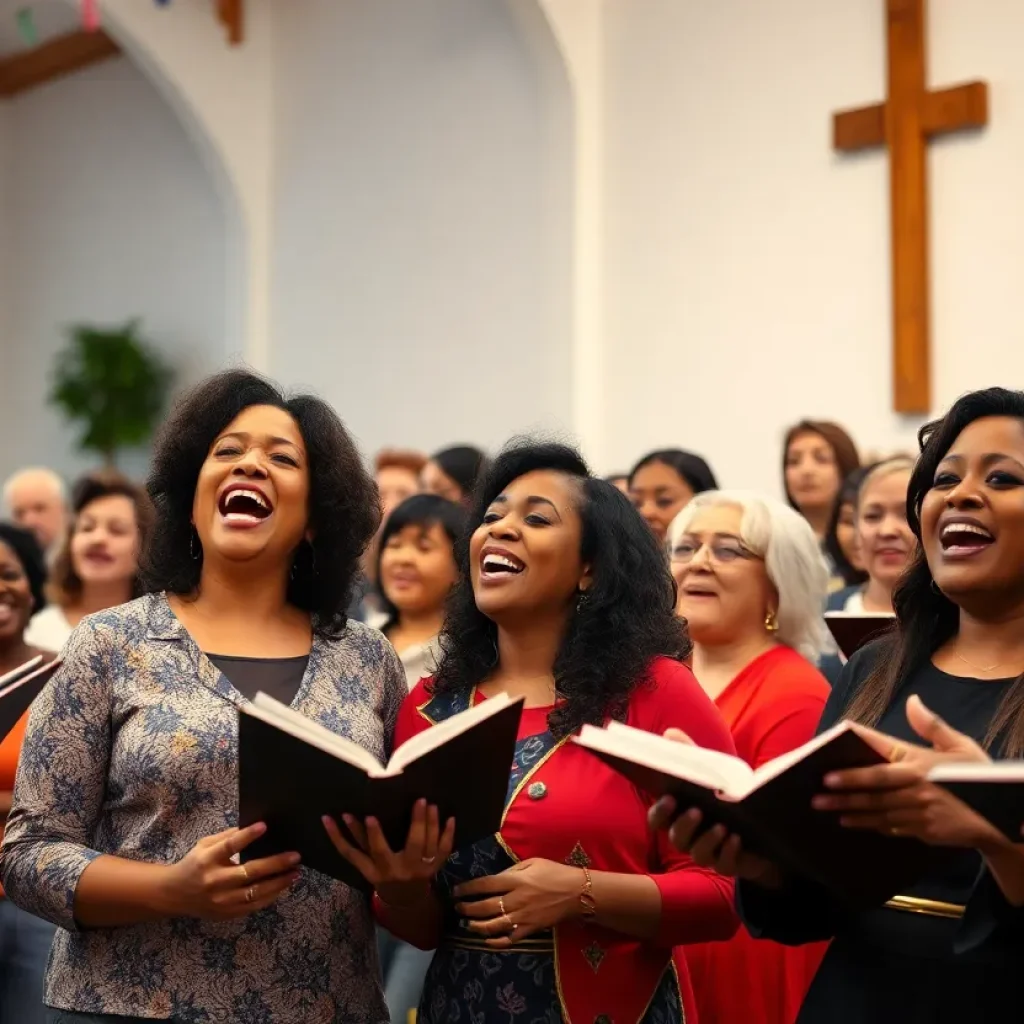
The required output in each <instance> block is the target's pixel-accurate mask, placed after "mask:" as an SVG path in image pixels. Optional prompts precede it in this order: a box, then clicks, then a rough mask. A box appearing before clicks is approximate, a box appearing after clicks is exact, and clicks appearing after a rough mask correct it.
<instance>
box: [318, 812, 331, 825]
mask: <svg viewBox="0 0 1024 1024" xmlns="http://www.w3.org/2000/svg"><path fill="white" fill-rule="evenodd" d="M320 823H321V824H322V825H328V826H330V825H333V824H334V819H333V818H332V817H331V816H330V815H329V814H325V815H324V816H323V817H322V818H321V819H320Z"/></svg>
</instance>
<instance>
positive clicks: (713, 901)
mask: <svg viewBox="0 0 1024 1024" xmlns="http://www.w3.org/2000/svg"><path fill="white" fill-rule="evenodd" d="M470 529H471V531H472V532H471V535H470V536H469V538H468V541H466V542H463V543H462V544H461V545H460V548H459V559H460V563H461V569H462V576H461V581H460V583H459V585H458V586H457V588H456V590H455V592H454V594H453V598H452V604H451V606H450V612H449V617H448V620H447V622H446V623H445V628H444V631H443V633H442V639H441V647H442V651H443V653H442V658H441V662H440V665H439V666H438V670H437V673H436V676H435V678H434V679H433V681H429V680H427V681H424V682H421V683H420V684H419V685H418V686H417V687H416V689H415V690H414V691H413V692H412V693H411V694H410V696H409V698H408V700H407V701H406V702H405V704H404V705H403V708H402V713H401V715H400V717H399V724H398V729H397V733H396V738H395V739H396V743H400V742H402V741H404V740H406V739H408V738H409V737H410V736H412V735H414V734H416V733H418V732H421V731H423V730H425V729H428V728H430V727H431V726H432V725H434V724H436V723H439V722H443V721H445V720H446V719H449V718H450V717H451V716H452V715H454V714H457V713H458V712H460V711H462V710H465V709H466V708H468V707H470V706H471V705H472V704H474V703H475V702H479V701H481V700H486V699H488V698H491V697H494V696H496V695H497V694H499V693H507V694H509V695H510V696H512V697H523V698H525V710H524V712H523V717H522V725H521V729H520V735H519V743H518V746H517V751H516V757H515V761H514V763H513V767H512V776H511V778H510V779H509V787H508V794H509V795H508V804H507V807H506V810H505V817H504V821H503V823H502V826H501V830H500V832H498V833H497V834H496V835H495V836H493V837H492V838H490V839H487V840H484V841H483V842H480V843H477V844H475V845H473V846H472V847H469V848H465V849H461V850H457V851H455V852H454V853H451V850H450V843H451V840H450V836H451V830H450V826H449V827H446V829H445V831H444V832H442V831H441V830H440V828H439V825H440V823H439V822H438V821H437V820H436V817H434V816H432V815H431V816H427V815H424V814H423V813H422V811H421V812H420V813H419V815H418V818H416V819H414V821H415V824H414V826H413V829H412V830H411V831H410V837H409V842H408V844H407V846H406V848H405V849H404V850H402V851H399V852H392V851H391V850H389V849H387V847H386V843H385V842H384V840H383V836H382V835H381V834H380V831H379V829H378V828H377V826H376V824H375V823H374V822H373V821H372V820H371V821H367V822H366V823H365V824H364V825H362V826H361V825H359V823H351V824H350V828H352V827H353V826H354V835H355V838H356V839H357V840H358V841H359V843H360V846H361V849H357V848H355V847H353V846H352V845H350V844H349V843H347V842H346V841H345V840H344V839H343V838H342V837H341V835H340V834H339V833H338V831H337V830H336V829H333V828H332V829H330V831H331V832H332V836H333V838H334V841H335V844H336V845H337V846H338V849H339V851H340V852H341V853H342V855H343V856H346V857H347V858H348V859H349V860H351V861H352V863H353V864H355V865H356V866H357V867H358V868H359V869H360V870H361V871H362V872H363V874H364V875H365V876H366V878H367V879H368V880H369V882H370V883H371V884H372V885H373V886H374V887H375V889H376V893H377V901H376V905H377V911H378V916H379V918H380V920H381V921H382V923H384V925H385V926H386V927H388V928H390V929H391V930H393V931H394V932H395V933H396V934H398V935H401V936H402V937H403V938H405V939H407V940H408V941H411V942H413V943H415V944H416V945H418V946H420V947H421V948H434V947H437V953H436V954H435V956H434V960H433V963H432V965H431V968H430V970H429V972H428V974H427V979H426V983H425V986H424V990H423V996H422V999H421V1002H420V1009H419V1017H418V1020H419V1022H420V1024H439V1022H441V1021H444V1022H445V1024H464V1022H469V1021H477V1020H497V1019H499V1017H500V1018H501V1019H505V1018H506V1017H507V1018H508V1019H509V1020H520V1019H522V1020H531V1021H532V1020H544V1021H551V1022H561V1021H569V1020H570V1019H571V1020H574V1021H611V1020H616V1021H618V1020H631V1021H642V1022H644V1024H652V1022H654V1021H679V1020H681V1019H682V1016H683V1013H684V1010H685V1012H686V1013H687V1014H688V1015H690V1014H691V1012H692V996H691V993H690V987H689V983H688V979H687V974H686V964H685V961H684V959H683V956H682V951H681V949H679V947H680V946H681V944H683V943H687V942H700V941H706V940H714V939H724V938H727V937H729V936H730V935H732V934H733V932H734V931H735V929H736V926H737V922H736V917H735V915H734V912H733V909H732V890H731V887H730V885H729V884H728V883H727V882H726V881H725V880H724V879H722V878H720V877H718V876H717V875H715V874H714V873H713V872H708V871H702V870H700V869H698V868H696V867H695V866H694V865H693V863H692V862H691V861H690V860H689V858H688V857H686V856H679V855H678V854H677V853H673V852H672V849H671V845H670V844H669V843H668V842H666V841H665V839H664V837H660V838H659V837H655V836H653V835H652V834H651V833H650V832H649V830H648V829H647V827H646V813H647V807H648V801H647V800H646V799H645V798H644V797H643V796H642V795H641V794H640V793H639V792H638V791H636V790H635V789H634V788H633V787H632V786H631V785H630V784H629V783H628V782H626V781H625V780H624V779H623V778H622V776H620V775H617V774H616V773H615V772H614V771H612V770H611V768H609V767H607V766H605V765H604V764H603V763H602V762H601V761H599V760H598V759H597V758H596V757H594V756H593V755H592V754H591V753H589V752H588V751H587V750H585V749H584V748H583V747H581V746H579V745H577V744H575V743H573V742H572V738H573V736H574V735H575V734H576V733H577V732H578V730H579V729H580V727H581V726H582V725H583V724H584V723H593V724H601V723H604V722H606V721H608V720H609V719H617V720H620V721H624V722H627V723H628V724H630V725H633V726H636V727H638V728H642V729H647V730H649V731H651V732H661V731H663V730H664V729H665V728H666V727H668V726H669V724H670V723H673V724H675V725H676V726H677V727H679V728H681V729H684V730H685V731H686V732H687V734H688V735H690V736H692V737H693V738H694V739H695V741H696V742H698V743H700V744H701V745H702V746H707V747H711V748H714V749H718V750H723V751H728V752H729V753H732V752H733V745H732V741H731V740H730V738H729V731H728V729H727V728H726V726H725V724H724V723H723V721H722V719H721V718H720V717H719V715H718V713H717V712H716V711H715V709H714V706H713V705H712V703H711V701H710V700H709V699H708V698H707V697H706V696H705V694H704V692H703V690H701V688H700V686H699V685H698V684H697V682H696V680H695V679H694V678H693V676H692V675H691V673H690V671H689V669H688V668H687V667H686V666H685V664H684V663H683V660H684V659H685V658H686V657H687V655H688V653H689V650H690V643H689V640H688V638H687V636H686V631H685V627H684V626H683V625H682V624H681V623H680V622H679V620H677V619H676V617H675V614H674V606H675V590H674V585H673V582H672V577H671V576H670V574H669V571H668V565H667V563H666V560H665V557H664V555H663V553H662V551H661V549H660V547H659V545H658V542H657V541H656V540H655V537H654V534H653V533H652V532H651V531H650V530H649V529H648V528H647V527H646V525H645V524H644V522H643V520H642V519H641V518H640V516H639V515H638V513H637V512H636V510H635V509H634V508H633V507H632V506H631V505H630V503H629V501H628V499H627V498H626V497H624V496H623V495H622V494H621V493H620V492H619V491H617V490H616V489H615V488H614V487H613V486H612V485H611V484H608V483H606V482H604V481H603V480H597V479H594V478H593V477H592V476H591V475H590V474H589V472H588V470H587V467H586V465H585V463H584V462H583V460H582V459H581V458H580V456H579V455H578V454H577V453H576V452H575V451H573V450H572V449H570V448H566V447H564V446H562V445H558V444H529V443H520V444H517V445H515V446H513V447H510V448H508V449H506V450H505V451H504V453H503V454H502V455H501V456H500V457H499V458H498V459H497V461H496V462H495V464H494V466H493V468H492V469H491V470H490V472H489V474H488V476H487V477H486V478H485V480H484V481H483V483H482V485H481V487H480V490H479V491H478V497H477V499H476V502H475V507H474V508H473V510H472V511H471V514H470ZM449 854H451V855H450V856H449ZM439 868H440V872H439V873H438V869H439ZM434 876H436V877H434Z"/></svg>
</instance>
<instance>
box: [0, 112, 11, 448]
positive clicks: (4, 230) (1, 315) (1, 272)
mask: <svg viewBox="0 0 1024 1024" xmlns="http://www.w3.org/2000/svg"><path fill="white" fill-rule="evenodd" d="M9 115H10V110H9V104H8V103H7V102H5V101H4V100H0V432H2V434H3V436H4V437H9V436H10V435H11V422H12V421H11V419H10V394H11V375H10V374H9V373H8V372H7V371H6V367H7V366H9V365H10V351H11V348H12V345H11V340H10V337H9V325H10V301H11V280H10V276H11V274H10V262H11V253H10V250H9V247H8V245H7V240H8V239H9V237H10V225H9V223H8V220H9V217H8V213H9V209H10V207H9V204H8V202H7V191H8V176H9V175H8V170H9V167H10V150H11V139H10V116H9Z"/></svg>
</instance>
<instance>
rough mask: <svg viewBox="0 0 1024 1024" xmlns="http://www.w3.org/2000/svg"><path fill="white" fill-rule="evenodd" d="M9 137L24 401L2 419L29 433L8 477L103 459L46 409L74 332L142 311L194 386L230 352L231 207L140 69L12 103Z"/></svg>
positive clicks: (15, 314)
mask: <svg viewBox="0 0 1024 1024" xmlns="http://www.w3.org/2000/svg"><path fill="white" fill-rule="evenodd" d="M8 139H9V142H10V147H9V149H8V152H7V154H6V159H7V172H8V174H9V179H10V180H9V186H10V187H9V190H8V193H7V220H8V224H9V232H5V234H4V238H3V246H2V248H3V249H4V250H6V252H7V254H8V257H12V258H13V266H12V271H13V278H12V281H11V291H10V295H11V302H10V313H11V332H10V339H9V344H8V346H7V354H6V355H5V360H4V376H5V377H7V376H8V375H9V378H10V382H11V391H12V394H11V395H10V398H9V403H8V405H7V408H6V409H5V411H4V416H3V423H4V425H5V426H7V427H8V430H9V429H10V425H11V424H15V425H21V424H27V425H29V427H28V429H23V430H20V431H18V443H17V444H16V445H13V444H5V445H3V446H0V479H2V478H3V477H4V476H5V475H6V474H7V473H8V472H9V471H10V470H12V469H14V468H16V467H17V466H18V465H24V464H26V463H33V462H43V463H46V464H49V465H53V466H55V467H56V468H58V469H60V470H63V471H65V472H67V473H72V472H75V471H77V470H79V469H80V468H82V467H83V466H85V465H89V464H90V461H91V460H83V459H82V458H80V457H78V456H76V454H75V453H74V451H73V448H72V443H71V442H72V435H71V433H70V431H69V429H68V427H67V426H66V424H65V423H64V421H63V420H62V419H61V418H60V416H59V415H58V414H57V413H56V412H55V411H54V410H51V409H49V408H47V407H46V405H45V395H46V391H47V387H48V379H49V374H50V371H51V367H52V365H53V360H54V357H55V355H56V353H57V352H58V351H59V350H60V349H61V348H62V347H63V346H64V344H65V336H64V330H65V328H66V327H67V325H69V324H71V323H74V322H96V323H121V322H123V321H125V320H127V319H129V318H131V317H133V316H139V317H141V318H142V319H143V322H144V329H145V331H146V332H147V334H148V336H149V338H150V339H151V341H152V342H153V344H154V346H155V347H157V348H158V349H160V350H161V351H162V352H163V353H164V354H165V355H166V357H167V358H168V359H169V360H170V361H171V362H172V364H173V365H174V366H175V367H176V368H177V369H178V370H179V373H180V380H181V382H183V383H184V382H188V381H190V380H193V379H195V378H196V377H198V376H200V375H202V374H204V373H206V372H209V371H210V370H212V369H215V368H217V367H218V366H220V365H221V364H222V363H223V362H224V359H225V355H226V352H225V342H224V337H225V290H226V289H225V226H224V213H223V205H222V198H221V196H219V195H218V193H217V192H216V190H215V187H214V184H213V181H212V179H211V177H210V175H209V173H208V172H207V170H206V169H205V168H204V166H203V165H202V164H201V162H200V160H199V159H198V157H197V155H196V151H195V149H194V147H193V145H192V143H191V141H190V140H189V139H188V138H187V137H186V135H185V133H184V131H183V130H182V128H181V126H180V124H179V122H178V121H177V120H176V118H175V116H174V115H173V114H172V112H171V111H170V108H168V107H167V106H166V104H165V103H164V101H163V100H162V99H161V98H160V97H159V96H158V94H157V93H156V92H155V90H154V89H153V87H152V86H151V85H150V84H149V82H148V81H147V80H146V79H145V78H144V77H143V76H142V75H141V74H140V73H139V72H138V71H137V70H136V69H135V68H134V67H133V66H132V65H131V64H130V63H129V62H128V61H127V60H124V59H119V60H116V61H112V62H108V63H105V64H101V65H98V66H96V67H95V68H92V69H90V70H89V71H86V72H84V73H81V74H78V75H75V76H74V77H72V78H69V79H66V80H63V81H59V82H55V83H52V84H50V85H47V86H45V87H43V88H40V89H37V90H34V91H32V92H29V93H26V94H24V95H23V96H21V97H19V98H17V99H16V100H14V101H12V102H11V103H10V125H9V132H8ZM0 156H2V154H0ZM5 435H6V436H11V435H10V434H9V433H8V432H7V431H5ZM143 465H144V460H143V459H142V458H141V457H140V458H136V459H134V460H130V461H126V463H125V466H126V468H129V469H136V470H137V469H139V468H141V467H142V466H143Z"/></svg>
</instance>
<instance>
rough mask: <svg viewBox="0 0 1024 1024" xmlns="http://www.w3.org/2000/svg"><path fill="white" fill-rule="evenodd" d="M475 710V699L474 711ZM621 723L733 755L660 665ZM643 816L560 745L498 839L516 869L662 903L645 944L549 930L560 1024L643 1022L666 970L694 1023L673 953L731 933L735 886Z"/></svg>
mask: <svg viewBox="0 0 1024 1024" xmlns="http://www.w3.org/2000/svg"><path fill="white" fill-rule="evenodd" d="M428 685H429V682H428V681H426V680H425V681H423V682H420V683H419V684H418V685H417V686H416V687H415V689H413V691H412V692H411V693H410V694H409V696H408V698H407V699H406V701H405V703H404V704H403V706H402V710H401V712H400V714H399V718H398V724H397V726H396V729H395V744H396V745H398V744H401V743H403V742H405V741H406V740H407V739H409V738H410V737H411V736H413V735H415V734H416V733H418V732H422V731H423V730H424V729H429V728H430V726H431V724H432V722H431V721H430V720H429V719H428V718H427V717H425V712H424V710H423V709H424V708H425V706H426V705H427V703H428V702H429V700H430V693H429V690H428V689H427V686H428ZM483 699H484V698H483V697H482V696H481V695H480V694H474V700H476V701H479V700H483ZM549 710H550V709H545V708H536V709H534V708H531V709H528V710H527V711H525V712H524V713H523V719H522V724H521V726H520V738H524V737H526V736H531V735H537V734H538V733H542V732H544V731H545V730H546V728H547V714H548V711H549ZM626 723H627V724H628V725H632V726H634V727H636V728H638V729H645V730H647V731H648V732H653V733H659V734H660V733H662V732H664V731H665V730H666V729H669V728H673V727H674V728H678V729H682V730H683V731H684V732H686V734H687V735H688V736H690V737H691V739H693V741H694V742H695V743H697V744H698V745H700V746H704V747H709V748H711V749H714V750H721V751H724V752H726V753H730V754H733V753H735V748H734V746H733V742H732V739H731V737H730V734H729V730H728V728H727V726H726V725H725V722H724V721H723V719H722V717H721V715H719V713H718V711H717V710H716V709H715V706H714V704H713V703H712V702H711V701H710V700H709V699H708V697H707V695H706V694H705V693H704V691H703V690H702V689H701V687H700V685H699V684H698V683H697V681H696V679H694V677H693V674H692V673H691V672H690V670H689V669H688V668H686V667H685V666H684V665H682V664H680V663H678V662H675V661H672V660H670V659H668V658H659V659H657V660H656V661H654V662H653V663H652V666H651V671H650V673H649V680H648V681H647V682H645V683H644V684H643V685H642V686H640V687H639V688H638V689H637V690H636V691H635V693H634V694H633V696H632V697H631V699H630V702H629V708H628V712H627V715H626ZM537 782H543V783H544V792H545V795H544V797H543V798H542V799H535V798H531V797H530V796H529V795H528V790H529V789H530V785H531V784H532V783H537ZM537 788H538V787H534V790H533V791H534V792H535V793H536V792H537ZM649 807H650V799H649V798H648V797H647V796H645V795H644V794H642V793H640V792H638V791H637V790H636V789H635V788H634V787H633V786H632V785H631V784H630V783H629V782H627V781H626V780H625V779H624V778H623V777H622V776H621V775H618V774H617V773H616V772H614V771H613V770H612V769H611V768H609V767H608V766H606V765H605V764H604V763H603V762H601V761H600V760H598V759H597V758H596V757H595V756H594V755H593V754H591V753H590V752H589V751H587V750H585V749H584V748H583V747H580V746H579V745H578V744H575V743H572V742H571V741H562V742H561V743H560V744H559V745H558V746H557V747H556V748H555V749H554V750H553V751H552V753H551V754H550V755H549V756H548V757H547V758H546V759H545V760H543V761H542V762H541V763H540V764H539V765H538V766H537V767H536V768H535V769H534V770H533V771H532V773H530V775H529V776H528V777H527V779H526V780H524V782H523V784H521V785H520V786H519V787H518V790H517V792H516V794H515V795H514V796H513V798H512V801H511V803H510V804H509V806H508V807H507V808H506V814H505V819H504V822H503V824H502V827H501V831H500V833H499V839H500V841H501V844H502V846H503V847H504V848H505V849H506V850H507V851H508V852H509V853H510V854H511V855H512V856H513V857H514V858H515V859H517V860H525V859H527V858H531V857H541V858H545V859H548V860H553V861H558V862H565V863H570V864H586V865H587V866H588V867H591V868H592V869H593V870H595V871H614V872H622V873H628V874H647V875H649V876H650V877H651V878H652V879H653V880H654V882H655V884H656V885H657V886H658V889H659V891H660V893H661V900H662V918H661V928H660V930H659V932H658V934H657V936H656V937H655V938H654V939H652V940H649V941H646V942H643V941H639V940H637V939H633V938H631V937H629V936H626V935H622V934H620V933H618V932H613V931H610V930H608V929H604V928H600V927H589V926H587V925H585V924H583V923H582V922H581V921H570V922H566V923H565V924H563V925H559V926H558V927H556V928H555V949H556V954H555V958H556V977H557V983H558V990H559V995H560V998H561V1001H562V1013H563V1017H564V1020H565V1022H566V1024H591V1022H592V1021H594V1020H595V1019H598V1018H600V1017H601V1016H602V1015H605V1017H607V1018H608V1019H610V1020H611V1021H614V1022H616V1024H618V1022H620V1021H629V1022H630V1024H632V1022H635V1021H638V1020H640V1019H641V1017H642V1016H643V1014H644V1011H645V1009H646V1007H647V1004H648V1003H649V1001H650V999H651V997H652V996H653V994H654V992H655V989H656V988H657V986H658V983H659V982H660V980H661V978H662V976H663V974H664V972H665V969H666V968H667V967H668V966H669V964H670V963H672V964H673V965H674V968H675V971H676V975H677V978H678V983H679V987H680V992H681V996H682V1003H683V1006H684V1007H685V1009H686V1017H687V1020H690V1021H692V1020H694V1019H695V1017H696V1014H695V1009H694V1003H693V995H692V992H691V990H690V984H689V979H688V975H687V970H686V962H685V960H684V958H683V955H682V950H681V949H679V948H677V947H679V946H681V945H683V944H684V943H690V942H705V941H715V940H721V939H727V938H729V937H730V936H732V935H733V934H734V933H735V931H736V929H737V927H738V924H739V922H738V918H737V916H736V913H735V910H734V908H733V883H732V880H731V879H727V878H723V877H721V876H720V875H717V874H715V873H714V872H713V871H710V870H707V869H704V868H700V867H698V866H697V865H695V864H694V863H693V862H692V860H691V859H690V858H689V857H688V856H687V855H685V854H683V853H680V852H679V851H678V850H676V849H675V848H674V847H673V846H672V845H671V844H670V843H669V842H668V840H667V838H666V836H665V835H664V834H662V833H657V834H656V833H653V832H652V831H651V830H650V829H649V827H648V825H647V811H648V808H649ZM375 905H376V906H377V910H378V916H379V917H380V919H381V920H382V921H383V923H385V924H386V925H387V926H388V927H392V928H393V927H394V922H392V921H390V920H389V919H388V915H387V911H386V908H384V907H382V906H381V904H380V902H379V901H375ZM400 937H402V938H406V939H408V940H409V941H413V942H416V943H417V944H418V945H421V946H424V947H425V948H432V947H434V946H436V945H437V944H438V943H439V942H440V940H441V935H440V933H439V932H438V933H437V934H435V935H433V936H432V937H431V939H432V941H426V940H425V937H424V936H423V935H418V936H410V935H400Z"/></svg>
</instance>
